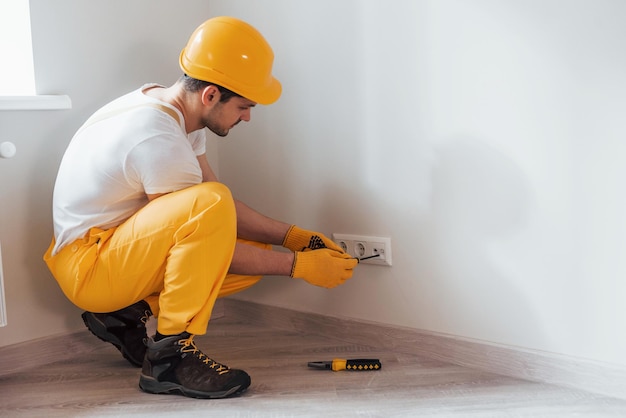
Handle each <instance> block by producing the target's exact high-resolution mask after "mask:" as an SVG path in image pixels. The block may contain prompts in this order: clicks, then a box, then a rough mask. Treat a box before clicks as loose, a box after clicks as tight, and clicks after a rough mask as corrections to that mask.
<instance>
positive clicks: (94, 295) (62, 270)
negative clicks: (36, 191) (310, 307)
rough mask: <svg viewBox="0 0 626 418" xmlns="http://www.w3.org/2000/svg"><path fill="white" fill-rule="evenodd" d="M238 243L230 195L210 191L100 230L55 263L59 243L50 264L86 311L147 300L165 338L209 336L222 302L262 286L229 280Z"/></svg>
mask: <svg viewBox="0 0 626 418" xmlns="http://www.w3.org/2000/svg"><path fill="white" fill-rule="evenodd" d="M236 237H237V218H236V213H235V204H234V201H233V198H232V195H231V193H230V190H228V188H227V187H226V186H224V185H223V184H221V183H202V184H199V185H196V186H193V187H189V188H187V189H183V190H180V191H177V192H174V193H169V194H166V195H163V196H161V197H159V198H157V199H155V200H153V201H151V202H150V203H148V204H147V205H146V206H145V207H143V208H142V209H141V210H139V211H138V212H137V213H136V214H135V215H133V216H132V217H130V218H129V219H128V220H126V221H125V222H124V223H122V224H121V225H119V226H118V227H115V228H112V229H108V230H102V229H98V228H92V229H91V230H90V231H89V234H88V235H87V236H86V237H85V238H83V239H79V240H76V241H74V242H73V243H71V244H69V245H66V246H65V247H63V248H62V249H61V250H60V251H59V252H58V253H57V254H55V255H54V256H52V254H51V252H52V248H53V246H54V240H53V242H52V244H51V245H50V248H49V249H48V251H47V252H46V254H45V256H44V260H45V261H46V264H47V265H48V268H49V269H50V271H51V272H52V275H53V276H54V277H55V279H56V280H57V281H58V283H59V285H60V287H61V289H62V290H63V292H64V293H65V295H66V296H67V297H68V299H69V300H70V301H72V302H73V303H74V304H75V305H77V306H78V307H80V308H82V309H85V310H87V311H91V312H112V311H116V310H118V309H122V308H124V307H126V306H129V305H132V304H133V303H135V302H138V301H139V300H145V301H147V302H148V303H149V304H150V308H151V309H152V312H153V314H154V315H155V316H156V317H158V322H157V330H158V331H159V332H160V333H161V334H164V335H173V334H179V333H181V332H183V331H187V332H189V333H191V334H195V335H202V334H204V333H206V329H207V326H208V323H209V319H210V317H211V311H212V310H213V306H214V304H215V300H216V299H217V298H218V297H223V296H227V295H230V294H233V293H236V292H238V291H241V290H243V289H247V288H249V287H250V286H252V285H254V284H255V283H257V282H258V281H259V280H260V279H261V276H243V275H234V274H228V269H229V267H230V263H231V260H232V257H233V252H234V249H235V243H236V241H237V238H236ZM245 242H246V243H248V244H252V245H256V246H259V247H261V248H266V249H268V250H270V249H271V245H269V244H263V243H256V242H251V241H245Z"/></svg>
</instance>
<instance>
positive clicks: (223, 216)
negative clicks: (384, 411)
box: [44, 17, 358, 398]
mask: <svg viewBox="0 0 626 418" xmlns="http://www.w3.org/2000/svg"><path fill="white" fill-rule="evenodd" d="M273 59H274V55H273V52H272V49H271V48H270V46H269V44H268V43H267V42H266V41H265V39H264V38H263V36H262V35H261V34H260V33H259V32H258V31H257V30H256V29H255V28H253V27H252V26H250V25H248V24H247V23H245V22H242V21H240V20H238V19H234V18H231V17H217V18H213V19H209V20H207V21H206V22H204V23H203V24H202V25H200V26H199V27H198V28H197V29H196V31H195V32H194V33H193V34H192V36H191V38H190V39H189V42H188V44H187V46H186V47H185V48H184V49H183V51H182V53H181V56H180V66H181V68H182V70H183V72H184V74H185V75H184V76H182V77H181V78H180V79H179V80H178V81H177V82H176V83H175V84H174V85H172V86H170V87H163V86H160V85H156V84H150V85H145V86H143V87H141V88H140V89H138V90H136V91H134V92H131V93H129V94H127V95H125V96H122V97H120V98H119V99H117V100H114V101H113V102H111V103H109V104H108V105H106V106H104V107H103V108H102V109H100V110H99V111H97V112H96V113H95V114H94V115H93V116H92V117H91V118H90V119H89V120H88V121H87V122H85V124H84V125H83V126H82V127H81V128H80V129H79V130H78V132H77V133H76V134H75V136H74V138H73V139H72V141H71V142H70V144H69V146H68V148H67V150H66V152H65V155H64V156H63V160H62V162H61V165H60V168H59V172H58V176H57V180H56V184H55V189H54V197H53V218H54V239H53V240H52V243H51V245H50V248H49V249H48V251H47V252H46V254H45V256H44V259H45V260H46V263H47V265H48V267H49V268H50V271H51V272H52V274H53V275H54V277H55V279H56V280H57V281H58V283H59V285H60V287H61V289H62V290H63V292H64V293H65V295H66V296H67V297H68V298H69V299H70V300H71V301H72V302H73V303H74V304H76V305H77V306H79V307H81V308H82V309H85V310H86V312H84V313H83V314H82V317H83V320H84V322H85V324H86V326H87V327H88V328H89V330H90V331H91V332H92V333H94V334H95V335H96V336H97V337H99V338H100V339H102V340H104V341H107V342H110V343H112V344H114V345H115V346H116V347H117V348H118V349H119V350H120V351H121V353H122V354H123V356H124V357H125V358H126V359H128V360H129V361H130V362H131V363H132V364H134V365H136V366H139V367H142V372H141V377H140V380H139V385H140V387H141V388H142V389H143V390H144V391H146V392H150V393H179V394H182V395H185V396H191V397H199V398H221V397H226V396H231V395H235V394H239V393H241V392H243V391H244V390H245V389H246V388H247V387H248V386H249V385H250V377H249V376H248V374H247V373H246V372H244V371H242V370H236V369H230V368H229V367H227V366H225V365H223V364H220V363H218V362H217V361H214V360H212V359H211V358H209V357H208V356H206V355H205V354H204V353H203V352H202V351H200V350H199V349H198V348H197V347H196V345H195V343H194V341H193V337H194V335H202V334H204V333H205V332H206V328H207V325H208V321H209V319H210V316H211V311H212V309H213V305H214V303H215V300H216V299H217V298H218V297H222V296H226V295H229V294H232V293H235V292H238V291H240V290H243V289H246V288H248V287H250V286H252V285H254V284H255V283H256V282H258V281H259V280H260V278H261V276H263V275H282V276H291V277H294V278H302V279H304V280H306V281H307V282H309V283H311V284H314V285H318V286H322V287H327V288H332V287H335V286H337V285H339V284H342V283H343V282H344V281H345V280H347V279H349V278H350V277H351V276H352V269H353V268H354V267H355V265H356V264H357V263H358V260H356V259H354V258H352V257H350V256H349V255H348V254H346V253H345V252H344V251H342V250H341V248H339V247H338V246H337V245H336V244H335V243H333V242H332V241H331V240H330V239H328V238H327V237H325V236H324V235H323V234H320V233H317V232H314V231H308V230H305V229H302V228H299V227H297V226H295V225H290V224H287V223H284V222H280V221H277V220H273V219H271V218H268V217H266V216H264V215H261V214H259V213H258V212H256V211H254V210H252V209H251V208H250V207H248V206H246V205H245V204H243V203H242V202H240V201H237V200H234V199H233V197H232V196H231V193H230V191H229V190H228V188H227V187H226V186H224V185H223V184H221V183H219V182H218V180H217V178H216V176H215V174H214V173H213V171H212V170H211V167H210V166H209V164H208V162H207V158H206V154H205V132H206V130H205V129H203V128H205V127H206V128H209V130H211V131H212V132H214V133H215V134H217V135H219V136H226V135H227V134H228V132H229V131H230V129H232V128H233V127H234V126H235V125H236V124H237V123H239V122H240V121H246V122H247V121H249V120H250V113H251V109H252V108H253V107H254V106H255V105H256V104H257V103H260V104H271V103H273V102H275V101H276V100H278V97H279V96H280V94H281V85H280V83H279V82H278V80H276V79H275V78H274V77H273V76H272V73H271V71H272V65H273ZM272 245H281V246H283V247H285V248H287V249H289V250H291V251H288V252H287V251H281V252H278V251H277V252H273V251H270V249H271V246H272ZM151 315H154V316H155V317H157V332H156V334H155V336H154V337H151V338H147V335H146V328H145V323H146V321H147V319H148V318H149V317H150V316H151ZM144 341H145V344H144Z"/></svg>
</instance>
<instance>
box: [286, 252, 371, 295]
mask: <svg viewBox="0 0 626 418" xmlns="http://www.w3.org/2000/svg"><path fill="white" fill-rule="evenodd" d="M358 263H359V260H357V259H356V258H353V257H352V256H350V255H349V254H346V253H344V252H338V251H335V250H333V249H330V248H321V249H319V250H308V251H296V252H295V253H294V258H293V266H292V268H291V277H293V278H299V279H304V280H306V281H307V282H309V283H310V284H312V285H315V286H320V287H325V288H327V289H330V288H333V287H336V286H339V285H340V284H343V283H344V282H345V281H346V280H348V279H349V278H350V277H352V270H353V269H354V267H355V266H356V265H357V264H358Z"/></svg>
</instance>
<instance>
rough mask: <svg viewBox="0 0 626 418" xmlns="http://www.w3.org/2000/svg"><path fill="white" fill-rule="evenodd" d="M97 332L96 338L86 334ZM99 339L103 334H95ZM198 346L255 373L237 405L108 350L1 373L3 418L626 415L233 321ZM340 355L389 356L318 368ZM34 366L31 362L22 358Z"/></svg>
mask: <svg viewBox="0 0 626 418" xmlns="http://www.w3.org/2000/svg"><path fill="white" fill-rule="evenodd" d="M85 332H87V331H85ZM94 338H95V337H94ZM196 342H197V345H198V346H199V347H200V348H201V349H202V350H203V351H204V352H205V353H206V354H208V355H209V356H211V357H213V358H214V359H216V360H217V361H220V362H223V363H225V364H228V365H229V366H231V367H235V368H242V369H244V370H246V371H247V372H248V373H250V375H251V376H252V385H251V387H250V389H249V390H248V391H247V392H246V393H244V394H243V395H241V396H240V397H237V398H230V399H221V400H198V399H190V398H185V397H182V396H177V395H152V394H147V393H143V392H142V391H141V390H140V389H139V387H138V379H139V369H137V368H133V367H131V366H130V365H129V364H128V363H127V362H126V360H124V359H123V358H122V357H121V355H120V354H119V352H118V351H117V350H115V348H113V347H112V346H110V345H109V344H106V343H101V344H100V345H99V346H98V348H96V349H95V350H92V351H90V352H86V353H81V354H78V355H76V356H75V357H74V358H72V359H71V360H66V361H57V362H54V361H52V362H51V363H50V364H48V365H46V366H44V367H36V368H32V369H27V370H25V371H20V372H16V373H11V374H6V375H3V376H0V416H1V417H11V418H12V417H45V418H55V417H126V416H129V417H130V416H132V417H178V416H183V415H186V414H193V415H195V416H200V417H204V416H206V417H213V416H215V417H218V416H219V417H261V418H265V417H268V418H269V417H342V418H343V417H418V416H419V417H572V416H577V417H626V401H623V400H619V399H613V398H609V397H604V396H601V395H596V394H593V393H588V392H584V391H577V390H572V389H568V388H563V387H559V386H553V385H547V384H542V383H536V382H530V381H525V380H520V379H514V378H510V377H505V376H500V375H496V374H491V373H486V372H481V371H477V370H472V369H468V368H465V367H461V366H457V365H453V364H447V363H444V362H440V361H437V360H432V359H427V358H422V357H419V356H412V355H409V354H403V353H393V352H389V351H383V350H380V349H379V348H377V347H376V346H375V345H369V344H368V342H366V341H364V342H363V344H354V343H347V342H344V341H341V339H340V338H331V337H325V336H319V335H315V334H314V333H310V332H307V331H306V330H301V331H285V330H280V329H274V328H271V327H264V326H259V325H258V324H256V325H251V324H247V323H245V322H241V321H238V320H237V319H236V318H228V317H224V318H221V319H218V320H216V321H214V322H212V323H211V326H210V328H209V332H208V333H207V335H205V336H201V337H196ZM334 357H344V358H346V357H352V358H370V357H373V358H380V359H381V361H382V364H383V368H382V369H381V370H378V371H373V372H348V371H344V372H331V371H320V370H312V369H309V368H308V367H307V362H309V361H316V360H330V359H332V358H334ZM21 361H24V362H28V358H24V359H21Z"/></svg>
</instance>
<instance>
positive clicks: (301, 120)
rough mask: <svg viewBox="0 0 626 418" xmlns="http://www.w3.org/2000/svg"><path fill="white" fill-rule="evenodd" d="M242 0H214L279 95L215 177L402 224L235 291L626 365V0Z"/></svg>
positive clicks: (290, 204) (273, 206) (309, 217)
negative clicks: (240, 26) (294, 273)
mask: <svg viewBox="0 0 626 418" xmlns="http://www.w3.org/2000/svg"><path fill="white" fill-rule="evenodd" d="M248 4H249V3H248V2H246V1H243V0H242V1H233V0H228V1H226V0H224V1H214V7H213V9H212V10H213V11H214V12H216V13H218V14H219V13H232V14H236V15H239V16H241V17H243V18H245V19H249V20H251V21H254V22H255V24H256V25H257V26H258V27H259V28H260V29H262V31H263V32H264V33H266V34H267V36H268V38H269V39H270V41H271V43H272V44H273V46H274V49H275V52H276V55H277V62H276V64H277V68H276V72H277V75H278V77H279V78H280V79H281V80H282V81H283V83H284V95H283V97H282V98H281V100H280V101H279V102H278V103H277V104H276V105H273V106H272V107H269V108H267V109H259V110H258V111H256V110H255V115H254V116H253V121H252V122H251V123H250V124H249V125H248V126H246V127H244V128H241V129H238V131H237V132H236V133H234V134H233V138H230V139H229V140H228V141H227V142H224V143H223V144H221V146H220V159H221V161H222V165H221V171H220V173H221V176H222V179H223V180H225V181H226V182H227V183H228V184H230V185H231V187H232V188H233V189H234V191H235V193H236V194H237V195H239V196H240V197H242V198H244V199H245V200H246V201H248V202H249V203H251V204H252V205H253V206H256V207H258V208H260V209H262V210H263V211H264V212H266V213H268V214H271V215H273V216H278V217H281V218H283V219H287V220H291V221H292V222H296V223H299V224H302V225H303V226H308V227H311V228H317V229H319V230H322V231H323V232H325V233H328V234H330V233H332V232H343V233H357V234H371V235H380V236H391V238H392V240H393V252H394V253H393V259H394V266H393V267H392V268H384V267H373V266H359V268H358V271H357V272H356V273H355V275H354V278H353V280H351V281H350V282H349V283H348V284H347V285H346V286H344V287H342V288H339V289H336V290H332V291H325V290H322V289H314V288H310V287H308V286H305V285H304V284H303V283H297V282H288V280H286V279H278V280H274V281H272V280H267V281H266V282H265V283H263V284H261V285H259V286H258V287H257V288H255V289H252V290H250V291H248V292H245V293H243V294H241V295H240V296H239V297H240V298H242V299H249V300H260V301H262V302H264V303H269V304H273V305H278V306H283V307H289V308H296V309H301V310H305V311H314V312H320V313H326V314H331V315H339V316H347V317H353V318H360V319H367V320H373V321H378V322H383V323H390V324H395V325H401V326H408V327H414V328H419V329H425V330H431V331H436V332H442V333H449V334H453V335H457V336H462V337H468V338H471V339H477V340H486V341H489V342H494V343H499V344H506V345H511V346H518V347H525V348H529V349H535V350H545V351H550V352H556V353H562V354H566V355H570V356H580V357H585V358H588V359H594V360H600V361H606V362H611V363H616V364H626V358H625V357H624V353H625V352H626V328H625V327H624V326H623V320H624V318H626V306H625V304H624V303H623V300H624V293H625V290H626V285H625V284H624V278H626V261H624V260H626V257H624V256H623V253H624V251H625V250H626V246H625V243H626V238H625V237H626V223H625V215H624V214H625V213H626V197H625V195H624V193H623V186H622V182H623V180H624V178H626V164H624V162H625V161H626V160H625V158H624V157H625V153H626V144H624V141H623V139H624V137H625V134H626V128H625V126H624V121H625V120H626V119H625V116H624V115H626V78H625V75H624V74H626V54H624V51H625V50H626V27H625V26H624V25H623V22H622V20H623V19H622V18H623V16H624V15H626V4H625V3H624V2H622V1H619V0H615V1H595V2H589V1H569V2H563V1H558V0H554V1H544V0H541V1H527V0H524V1H521V0H520V1H506V2H503V1H497V0H489V1H487V0H474V1H465V0H457V1H455V0H433V1H413V0H406V1H397V0H396V1H394V2H393V7H391V6H390V2H381V1H363V0H354V1H341V2H337V1H332V0H321V1H316V2H308V3H306V4H305V3H302V2H292V1H289V0H274V1H269V0H268V1H264V2H263V8H253V9H250V8H249V7H248ZM226 162H227V163H226Z"/></svg>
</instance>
